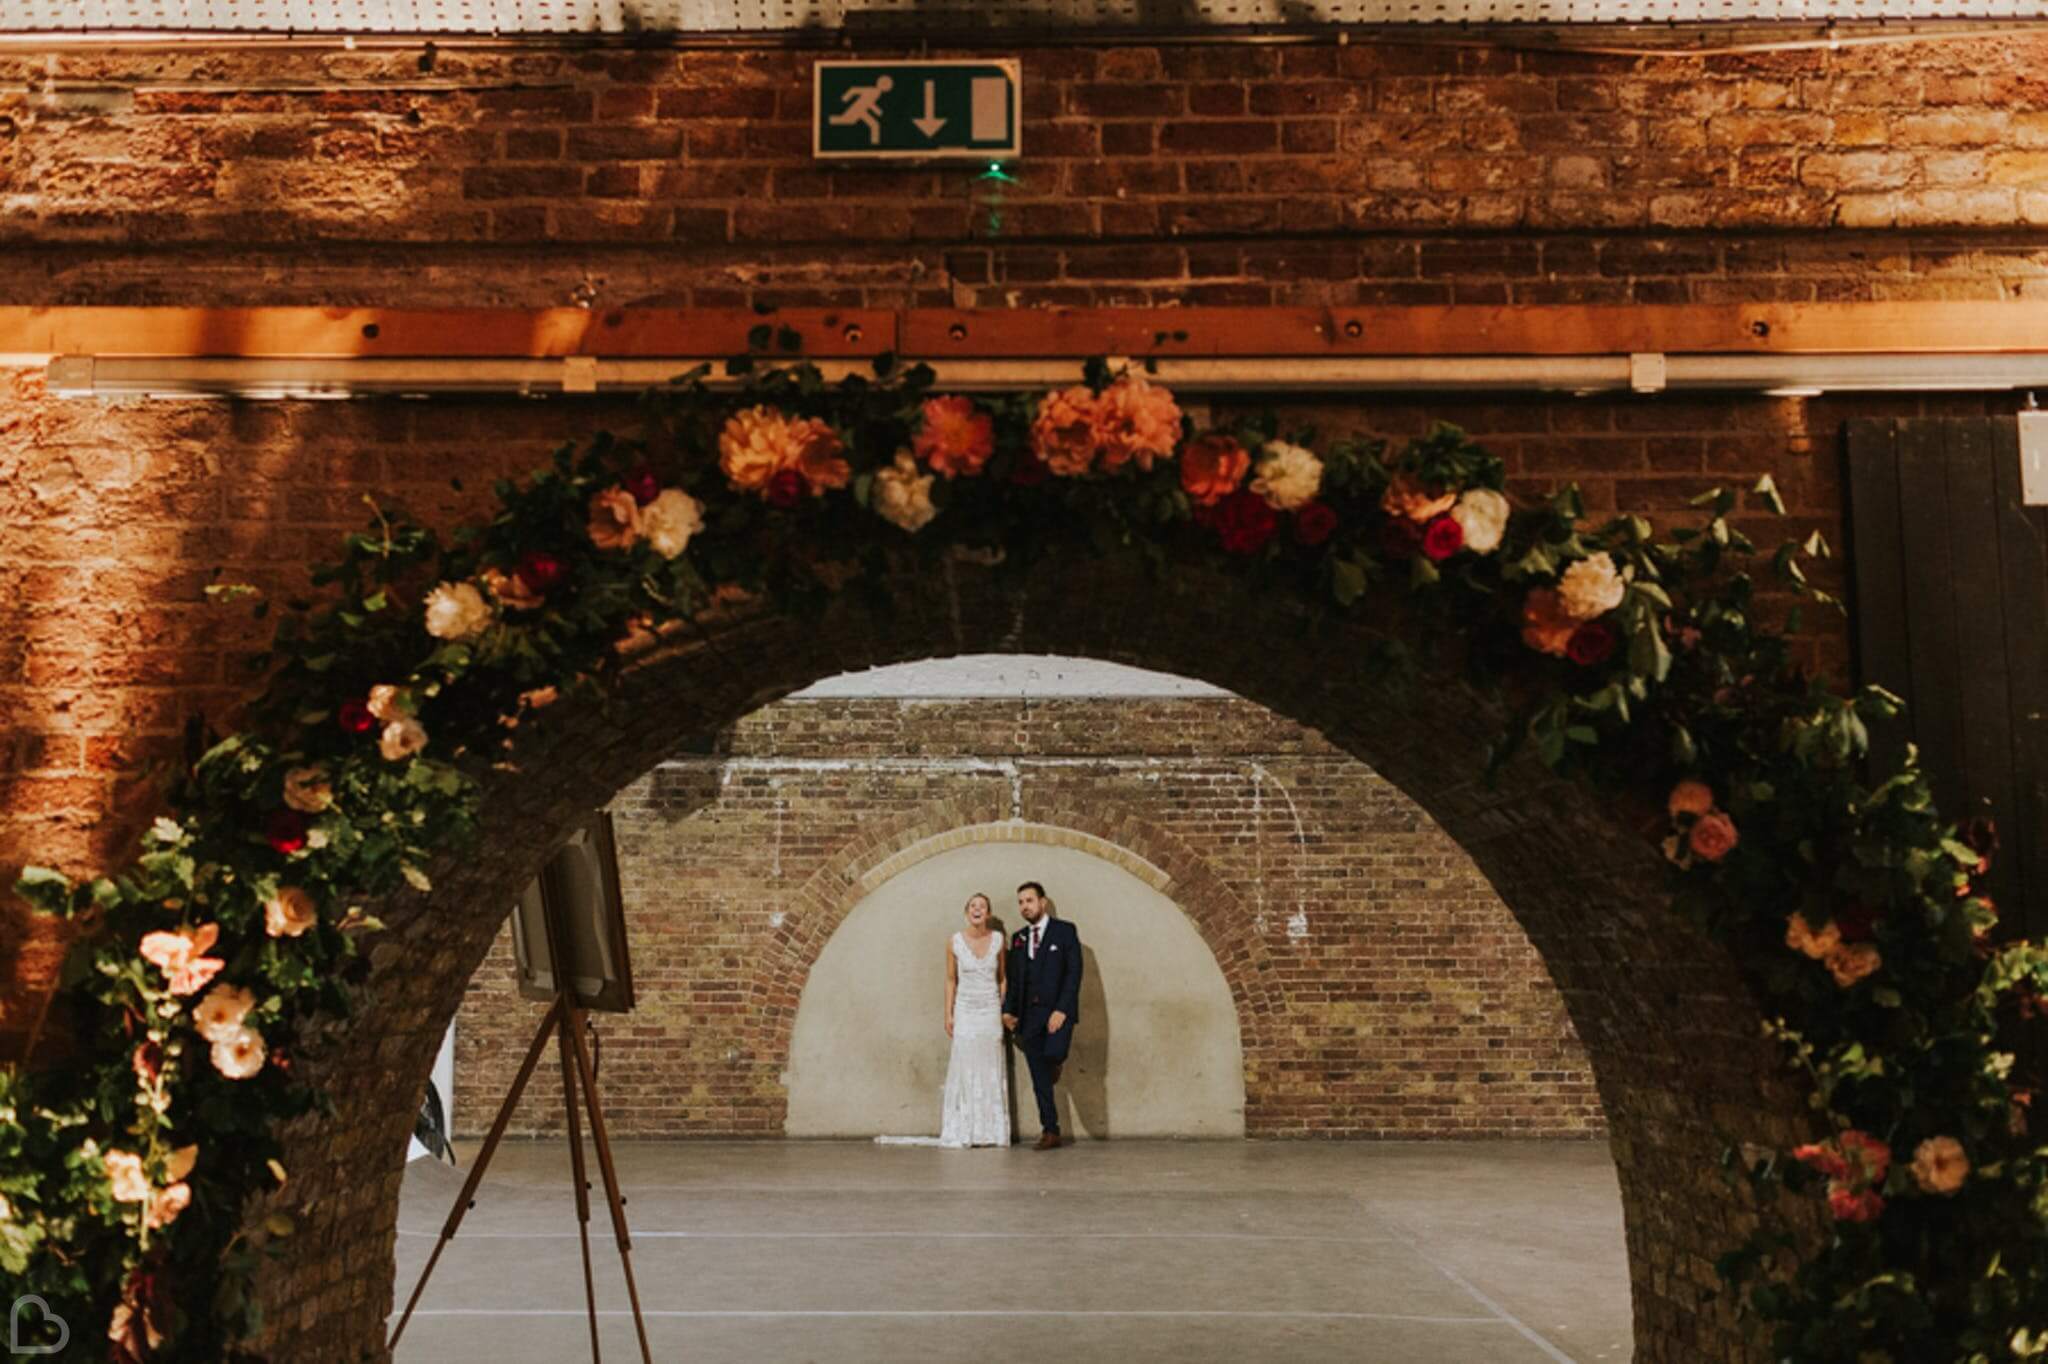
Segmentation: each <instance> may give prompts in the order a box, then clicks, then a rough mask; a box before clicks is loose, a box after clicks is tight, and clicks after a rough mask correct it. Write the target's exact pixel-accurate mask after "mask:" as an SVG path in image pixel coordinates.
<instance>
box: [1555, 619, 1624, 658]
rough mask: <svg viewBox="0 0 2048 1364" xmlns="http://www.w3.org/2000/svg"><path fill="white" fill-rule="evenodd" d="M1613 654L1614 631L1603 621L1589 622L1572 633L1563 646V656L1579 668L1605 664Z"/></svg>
mask: <svg viewBox="0 0 2048 1364" xmlns="http://www.w3.org/2000/svg"><path fill="white" fill-rule="evenodd" d="M1613 652H1614V630H1613V628H1612V627H1611V626H1609V625H1608V624H1607V623H1606V622H1605V621H1598V620H1589V621H1587V622H1586V623H1585V624H1584V625H1581V626H1580V627H1579V628H1578V629H1576V630H1574V631H1572V637H1571V639H1570V641H1569V642H1567V643H1566V644H1565V646H1564V654H1565V657H1566V658H1569V659H1570V660H1571V661H1572V662H1574V663H1576V664H1578V665H1579V666H1580V667H1581V668H1590V667H1592V666H1593V665H1594V664H1596V663H1605V662H1606V661H1607V658H1608V655H1610V654H1612V653H1613Z"/></svg>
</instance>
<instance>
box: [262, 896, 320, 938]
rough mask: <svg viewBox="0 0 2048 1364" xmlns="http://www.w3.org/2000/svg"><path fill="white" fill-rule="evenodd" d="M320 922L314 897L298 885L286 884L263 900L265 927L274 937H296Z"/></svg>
mask: <svg viewBox="0 0 2048 1364" xmlns="http://www.w3.org/2000/svg"><path fill="white" fill-rule="evenodd" d="M318 922H320V911H319V909H318V907H316V906H315V905H314V903H313V897H312V896H310V895H308V894H306V892H305V891H303V890H301V889H299V888H298V887H297V886H286V887H284V888H283V889H282V890H280V891H278V893H277V894H275V895H273V896H271V897H270V898H269V899H268V900H265V901H264V902H263V928H264V931H266V932H267V933H269V934H270V936H271V937H273V938H296V937H298V936H299V935H300V934H301V933H304V932H305V931H306V930H307V929H309V928H311V927H312V926H313V925H314V924H316V923H318Z"/></svg>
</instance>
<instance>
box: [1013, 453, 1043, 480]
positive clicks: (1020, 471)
mask: <svg viewBox="0 0 2048 1364" xmlns="http://www.w3.org/2000/svg"><path fill="white" fill-rule="evenodd" d="M1051 476H1052V470H1051V469H1050V468H1049V467H1047V465H1046V462H1045V461H1044V460H1042V459H1040V458H1039V457H1038V455H1037V453H1036V452H1035V451H1030V450H1027V451H1025V452H1024V457H1023V458H1022V459H1019V460H1018V461H1017V467H1016V468H1014V469H1012V470H1010V482H1012V483H1014V484H1016V485H1017V486H1018V487H1020V488H1035V487H1037V486H1038V485H1039V484H1041V483H1043V482H1045V480H1046V479H1047V478H1049V477H1051Z"/></svg>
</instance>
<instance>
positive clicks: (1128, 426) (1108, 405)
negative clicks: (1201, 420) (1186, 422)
mask: <svg viewBox="0 0 2048 1364" xmlns="http://www.w3.org/2000/svg"><path fill="white" fill-rule="evenodd" d="M1095 439H1096V443H1097V445H1098V446H1099V447H1100V449H1101V454H1102V467H1103V468H1104V469H1107V470H1110V471H1112V472H1113V471H1115V470H1117V469H1121V468H1123V467H1124V465H1126V464H1129V463H1131V462H1132V461H1133V460H1135V461H1137V465H1138V467H1139V468H1140V469H1143V470H1145V471H1147V472H1148V473H1149V472H1150V471H1151V468H1152V464H1153V461H1155V460H1167V459H1172V458H1173V450H1174V447H1175V446H1177V445H1179V444H1180V405H1179V404H1178V403H1176V402H1174V400H1173V394H1172V393H1171V392H1169V391H1168V390H1167V389H1166V388H1165V387H1164V386H1162V385H1159V384H1155V383H1153V382H1152V381H1151V380H1149V379H1147V378H1146V377H1145V376H1144V375H1142V374H1138V373H1136V372H1134V371H1126V372H1125V373H1123V374H1121V375H1119V376H1118V377H1117V381H1116V382H1115V383H1113V384H1111V385H1110V386H1109V387H1108V388H1106V389H1104V390H1103V391H1102V396H1101V398H1100V399H1099V400H1098V401H1097V402H1096V406H1095Z"/></svg>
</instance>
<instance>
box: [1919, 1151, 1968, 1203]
mask: <svg viewBox="0 0 2048 1364" xmlns="http://www.w3.org/2000/svg"><path fill="white" fill-rule="evenodd" d="M1969 1175H1970V1158H1969V1156H1967V1155H1965V1154H1964V1153H1963V1144H1962V1143H1961V1142H1959V1141H1957V1140H1956V1139H1955V1138H1954V1137H1929V1138H1928V1139H1927V1140H1926V1141H1923V1142H1921V1143H1920V1144H1919V1145H1918V1146H1916V1147H1914V1148H1913V1182H1914V1183H1916V1184H1918V1185H1919V1186H1920V1188H1921V1190H1922V1191H1923V1192H1926V1193H1931V1194H1942V1195H1949V1194H1953V1193H1955V1192H1956V1191H1957V1190H1958V1189H1960V1188H1962V1187H1963V1181H1964V1180H1965V1179H1967V1178H1969Z"/></svg>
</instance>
